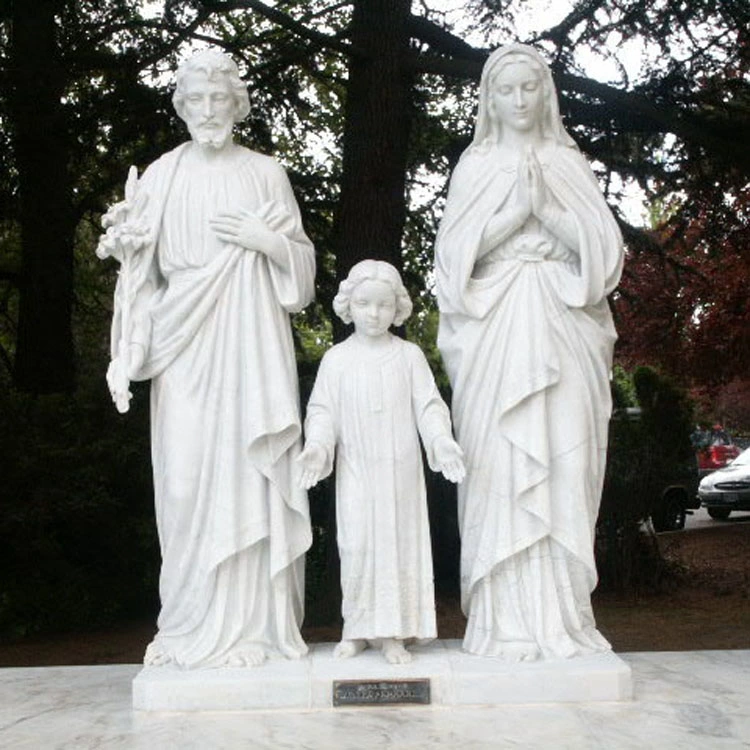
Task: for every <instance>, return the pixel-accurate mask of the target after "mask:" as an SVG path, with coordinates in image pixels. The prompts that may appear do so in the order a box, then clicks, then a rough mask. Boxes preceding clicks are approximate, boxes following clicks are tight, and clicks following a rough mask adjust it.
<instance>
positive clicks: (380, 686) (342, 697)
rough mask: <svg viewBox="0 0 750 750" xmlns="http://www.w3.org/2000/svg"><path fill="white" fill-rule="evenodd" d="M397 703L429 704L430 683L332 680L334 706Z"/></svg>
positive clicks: (424, 681)
mask: <svg viewBox="0 0 750 750" xmlns="http://www.w3.org/2000/svg"><path fill="white" fill-rule="evenodd" d="M399 703H421V704H429V703H430V681H429V680H428V679H414V680H334V681H333V705H334V706H387V705H396V704H399Z"/></svg>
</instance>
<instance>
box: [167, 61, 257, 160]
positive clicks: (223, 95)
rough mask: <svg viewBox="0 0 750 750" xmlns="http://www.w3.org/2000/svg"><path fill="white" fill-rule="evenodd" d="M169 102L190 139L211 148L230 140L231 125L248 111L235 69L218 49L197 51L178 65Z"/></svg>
mask: <svg viewBox="0 0 750 750" xmlns="http://www.w3.org/2000/svg"><path fill="white" fill-rule="evenodd" d="M172 103H173V104H174V108H175V111H176V112H177V114H178V115H179V116H180V117H181V118H182V120H184V121H185V123H186V125H187V126H188V130H189V131H190V136H191V137H192V139H193V140H194V141H196V142H197V143H199V144H200V145H203V146H212V147H214V148H221V147H222V146H224V145H225V144H226V143H227V142H228V141H229V139H230V137H231V133H232V126H233V125H234V123H235V122H239V121H240V120H243V119H244V118H245V117H247V114H248V112H249V111H250V100H249V97H248V95H247V87H246V86H245V84H244V83H243V81H242V79H241V78H240V75H239V71H238V69H237V66H236V65H235V63H234V61H233V60H232V59H231V58H230V57H227V56H226V55H224V54H222V53H221V52H219V51H217V50H206V51H204V52H198V53H197V54H195V55H193V56H192V57H191V58H189V59H188V60H186V61H185V62H184V63H183V64H182V65H180V67H179V68H178V70H177V85H176V87H175V91H174V95H173V96H172Z"/></svg>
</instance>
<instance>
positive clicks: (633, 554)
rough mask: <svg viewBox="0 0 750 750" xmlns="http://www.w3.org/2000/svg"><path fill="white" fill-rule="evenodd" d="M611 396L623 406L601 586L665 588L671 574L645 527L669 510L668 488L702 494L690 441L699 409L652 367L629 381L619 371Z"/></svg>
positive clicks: (610, 470) (600, 559) (605, 504)
mask: <svg viewBox="0 0 750 750" xmlns="http://www.w3.org/2000/svg"><path fill="white" fill-rule="evenodd" d="M612 390H613V394H614V398H615V404H616V406H619V407H620V408H616V410H615V413H614V415H613V418H612V420H611V421H610V432H609V449H608V453H607V469H606V473H605V479H604V491H603V493H602V503H601V506H600V510H599V518H598V521H597V536H596V553H597V567H598V570H599V577H600V585H601V586H602V587H603V588H607V589H620V590H628V589H632V588H638V587H649V588H658V587H659V586H661V585H663V583H664V581H665V579H666V577H667V575H668V570H667V566H666V564H665V563H664V561H663V560H662V558H661V555H660V553H659V550H658V546H657V545H656V543H655V541H654V539H653V535H652V534H649V533H648V532H647V531H646V530H645V527H644V525H645V524H646V523H647V521H648V520H649V518H650V517H651V516H652V515H655V514H656V513H660V512H663V505H662V503H663V499H664V498H663V495H664V491H665V489H666V488H667V487H669V486H670V485H674V484H684V485H685V486H687V487H690V488H692V489H693V490H695V489H697V488H696V486H695V485H696V480H697V473H696V469H697V467H696V459H695V455H694V453H693V448H692V445H691V443H690V434H691V432H692V425H693V410H692V404H691V403H690V401H689V399H688V397H687V395H686V394H685V392H684V391H683V390H682V389H680V388H679V387H678V386H676V385H675V384H674V383H673V382H672V381H671V380H670V379H669V378H667V377H665V376H664V375H661V374H660V373H659V372H658V371H657V370H654V369H652V368H649V367H639V368H637V369H636V370H635V371H634V372H633V373H632V375H631V376H630V377H628V375H627V373H626V372H625V371H624V370H622V369H621V368H618V370H616V372H615V378H614V380H613V385H612ZM618 394H619V396H618ZM633 395H635V396H636V397H637V404H638V406H637V407H635V408H634V406H633V405H632V400H630V402H629V403H628V399H632V397H633ZM625 397H627V398H625ZM618 398H619V399H620V403H619V404H618ZM623 402H624V403H623Z"/></svg>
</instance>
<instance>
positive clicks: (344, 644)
mask: <svg viewBox="0 0 750 750" xmlns="http://www.w3.org/2000/svg"><path fill="white" fill-rule="evenodd" d="M366 647H367V641H362V640H352V641H341V643H339V644H338V645H337V646H336V648H335V649H333V656H334V657H335V658H336V659H349V658H350V657H352V656H356V655H357V654H358V653H359V652H360V651H364V650H365V648H366Z"/></svg>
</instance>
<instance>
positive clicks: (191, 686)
mask: <svg viewBox="0 0 750 750" xmlns="http://www.w3.org/2000/svg"><path fill="white" fill-rule="evenodd" d="M333 647H334V644H330V643H321V644H313V645H312V646H311V648H310V654H309V655H308V656H307V657H306V658H305V659H301V660H299V661H288V660H285V659H279V660H274V661H269V662H267V663H266V664H264V665H263V666H261V667H257V668H247V669H204V670H191V671H186V670H180V669H176V668H173V667H144V668H143V669H142V670H141V672H140V673H139V674H138V675H137V677H136V678H135V679H134V680H133V708H135V709H140V710H144V711H252V710H268V709H287V710H298V711H300V710H310V709H313V710H320V709H332V707H333V701H332V696H333V681H334V680H399V679H414V678H423V679H424V678H426V679H429V680H430V693H431V704H432V705H433V706H461V705H463V706H482V705H495V706H497V705H503V704H512V703H516V704H517V703H549V702H563V703H565V702H580V701H623V700H630V699H631V698H632V697H633V684H632V677H631V671H630V667H629V666H628V665H627V664H626V663H625V662H624V661H622V659H620V658H619V657H618V656H616V655H615V654H613V653H604V654H596V655H594V656H585V657H580V658H577V659H565V660H559V661H558V660H556V661H538V662H530V663H527V664H507V663H506V662H503V661H502V660H500V659H495V658H482V657H478V656H471V655H469V654H466V653H464V652H463V651H461V646H460V641H434V642H433V643H431V644H429V645H427V646H424V647H421V648H414V649H413V651H412V653H413V655H414V660H413V661H412V662H411V663H410V664H402V665H391V664H388V663H387V662H386V661H385V660H384V659H383V657H382V655H381V653H380V652H379V651H375V650H370V649H368V650H366V651H364V652H363V653H361V654H359V655H358V656H356V657H354V658H352V659H334V658H333ZM423 709H424V707H423V706H415V707H414V709H413V710H416V711H418V710H423Z"/></svg>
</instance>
